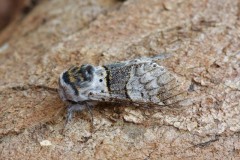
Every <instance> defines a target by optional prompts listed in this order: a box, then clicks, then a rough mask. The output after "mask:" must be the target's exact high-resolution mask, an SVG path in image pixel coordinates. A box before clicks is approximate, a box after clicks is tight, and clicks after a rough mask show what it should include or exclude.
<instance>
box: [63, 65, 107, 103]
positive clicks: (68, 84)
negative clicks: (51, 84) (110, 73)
mask: <svg viewBox="0 0 240 160" xmlns="http://www.w3.org/2000/svg"><path fill="white" fill-rule="evenodd" d="M105 77H106V71H105V69H104V68H102V67H93V66H92V65H88V64H87V65H82V66H81V67H71V68H70V69H69V70H67V71H64V72H63V73H61V75H60V77H59V95H60V97H61V99H62V100H63V101H69V102H73V103H77V102H83V101H87V100H91V99H89V94H90V93H102V92H107V87H106V79H105Z"/></svg>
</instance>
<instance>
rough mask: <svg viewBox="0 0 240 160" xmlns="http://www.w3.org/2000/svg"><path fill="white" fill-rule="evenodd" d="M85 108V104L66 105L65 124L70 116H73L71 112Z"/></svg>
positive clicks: (69, 119)
mask: <svg viewBox="0 0 240 160" xmlns="http://www.w3.org/2000/svg"><path fill="white" fill-rule="evenodd" d="M85 109H86V104H72V105H70V106H68V109H67V121H66V124H67V123H68V122H69V121H71V119H72V117H73V113H74V112H76V111H78V112H79V111H83V110H85Z"/></svg>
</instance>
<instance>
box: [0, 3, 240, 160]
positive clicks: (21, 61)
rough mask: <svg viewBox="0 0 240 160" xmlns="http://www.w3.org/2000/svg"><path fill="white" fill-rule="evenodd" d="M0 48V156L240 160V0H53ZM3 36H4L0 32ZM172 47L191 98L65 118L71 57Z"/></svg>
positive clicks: (173, 66)
mask: <svg viewBox="0 0 240 160" xmlns="http://www.w3.org/2000/svg"><path fill="white" fill-rule="evenodd" d="M11 34H12V37H11V39H10V40H9V41H8V42H6V43H5V44H3V45H2V46H1V47H0V77H1V81H0V102H1V103H0V157H1V158H0V159H239V158H240V140H239V139H240V134H239V131H240V102H239V101H240V1H239V0H218V1H216V0H202V1H199V0H191V1H189V0H147V1H146V0H126V1H116V0H88V1H86V0H79V1H72V0H51V1H43V2H42V3H40V4H39V5H38V6H37V7H36V8H35V9H34V10H33V11H32V12H31V13H30V14H29V15H28V16H27V17H25V18H24V19H23V21H22V22H21V24H19V25H18V27H17V29H16V30H15V31H14V32H13V33H11ZM0 39H1V37H0ZM166 52H167V53H171V54H172V55H173V56H172V57H170V58H168V59H167V60H165V61H162V62H161V63H162V65H163V66H166V67H167V68H169V69H170V70H172V71H173V72H174V73H175V74H177V75H178V76H179V77H181V78H182V81H183V83H184V84H186V85H190V86H191V87H190V91H191V92H190V94H189V95H188V96H187V97H186V98H188V99H191V100H192V101H193V103H191V104H189V105H188V106H187V107H184V108H183V109H181V110H178V109H173V110H165V109H162V110H161V111H151V110H140V109H138V108H134V107H132V106H124V104H123V105H121V106H114V105H110V104H108V105H99V106H97V107H96V108H95V109H94V111H93V114H94V122H93V127H91V122H90V120H91V118H90V116H89V115H88V113H87V112H83V113H79V114H75V118H74V119H73V121H71V122H70V123H69V124H68V125H67V126H65V127H64V124H65V114H66V111H65V104H64V103H63V102H62V101H61V100H60V99H59V97H58V94H57V92H56V88H57V87H58V84H57V83H58V82H57V81H58V76H59V74H60V73H61V72H62V71H63V70H64V69H66V68H68V67H70V66H71V65H80V64H83V63H91V64H95V65H101V64H107V63H111V62H114V61H120V60H127V59H132V58H134V57H140V56H149V55H156V54H160V53H166Z"/></svg>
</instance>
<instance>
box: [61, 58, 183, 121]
mask: <svg viewBox="0 0 240 160" xmlns="http://www.w3.org/2000/svg"><path fill="white" fill-rule="evenodd" d="M165 57H166V56H165V55H158V56H155V57H149V58H148V57H142V58H138V59H134V60H128V61H122V62H117V63H112V64H107V65H103V66H93V65H91V64H84V65H81V66H73V67H71V68H69V69H68V70H66V71H64V72H62V73H61V74H60V78H59V95H60V97H61V99H62V100H63V101H66V102H67V103H68V104H69V105H68V107H67V121H69V120H71V119H72V116H73V112H75V111H82V110H85V109H89V110H90V107H92V106H95V105H96V104H97V103H98V102H110V103H123V104H133V105H135V106H143V107H145V106H148V107H154V108H162V107H165V106H168V107H177V106H178V103H179V102H180V101H181V96H180V95H181V94H182V93H183V92H181V89H179V88H180V83H179V82H178V80H177V77H176V76H175V75H174V74H173V73H172V72H170V71H169V70H168V69H167V68H166V67H164V66H161V65H159V64H158V63H157V61H159V60H161V59H164V58H165Z"/></svg>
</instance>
